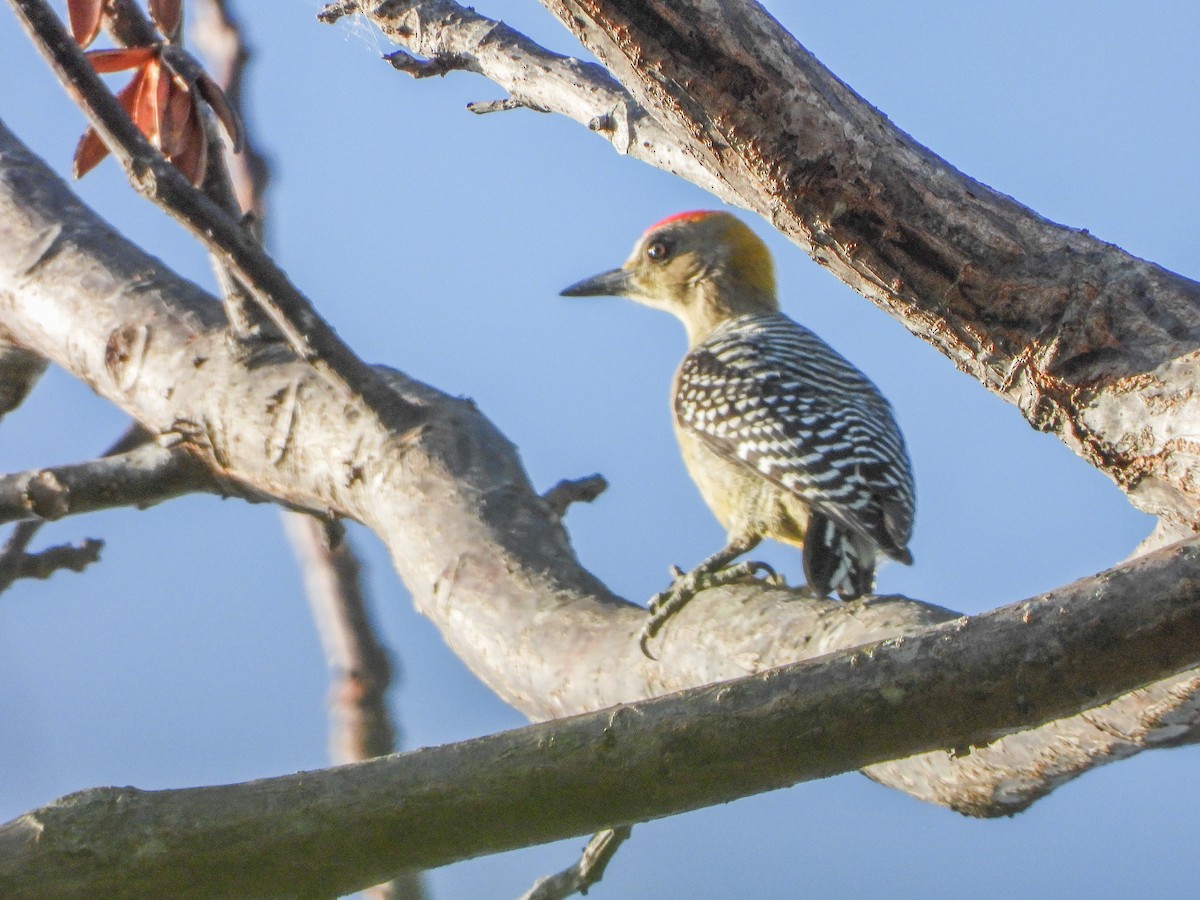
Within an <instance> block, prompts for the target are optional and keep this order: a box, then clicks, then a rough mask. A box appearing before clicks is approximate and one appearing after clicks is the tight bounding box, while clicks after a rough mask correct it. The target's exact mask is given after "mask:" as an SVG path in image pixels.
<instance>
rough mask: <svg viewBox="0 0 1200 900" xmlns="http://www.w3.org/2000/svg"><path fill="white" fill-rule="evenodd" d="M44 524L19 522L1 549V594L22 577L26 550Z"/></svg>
mask: <svg viewBox="0 0 1200 900" xmlns="http://www.w3.org/2000/svg"><path fill="white" fill-rule="evenodd" d="M43 524H44V523H43V522H41V521H25V522H18V523H17V524H16V527H14V528H13V530H12V533H11V534H10V535H9V536H8V540H7V541H5V542H4V546H3V547H0V594H3V593H4V592H5V591H6V590H8V589H9V588H10V587H11V586H12V583H13V582H14V581H16V580H17V579H18V578H20V577H21V568H22V566H23V565H24V563H25V557H26V553H25V548H26V547H28V546H29V544H30V542H31V541H32V540H33V538H34V536H35V535H36V534H37V533H38V531H39V530H40V529H41V527H42V525H43Z"/></svg>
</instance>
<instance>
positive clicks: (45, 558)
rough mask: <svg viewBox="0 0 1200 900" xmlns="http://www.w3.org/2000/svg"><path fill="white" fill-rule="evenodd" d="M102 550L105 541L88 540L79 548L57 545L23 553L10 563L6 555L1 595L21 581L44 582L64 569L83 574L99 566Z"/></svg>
mask: <svg viewBox="0 0 1200 900" xmlns="http://www.w3.org/2000/svg"><path fill="white" fill-rule="evenodd" d="M103 548H104V541H101V540H97V539H96V538H87V539H85V540H84V541H83V542H82V543H81V544H78V545H72V544H57V545H55V546H53V547H47V548H46V549H45V550H39V551H38V552H37V553H23V554H21V555H19V556H16V557H13V558H11V560H10V558H9V557H8V554H7V552H6V553H5V554H4V556H5V558H4V559H3V560H0V592H2V591H3V590H4V589H5V588H6V587H8V585H9V584H11V583H12V582H13V581H16V580H17V579H18V578H39V579H43V580H44V579H46V578H49V577H50V576H51V575H53V574H54V573H55V572H59V571H61V570H63V569H69V570H70V571H72V572H82V571H83V570H84V569H86V568H87V567H88V566H90V565H91V564H92V563H94V562H99V560H100V551H101V550H102V549H103ZM6 551H7V548H6ZM10 563H11V569H10Z"/></svg>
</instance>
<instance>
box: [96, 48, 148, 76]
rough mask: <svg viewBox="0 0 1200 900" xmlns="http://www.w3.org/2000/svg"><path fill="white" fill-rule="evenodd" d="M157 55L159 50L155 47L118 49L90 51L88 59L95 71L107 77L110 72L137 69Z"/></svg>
mask: <svg viewBox="0 0 1200 900" xmlns="http://www.w3.org/2000/svg"><path fill="white" fill-rule="evenodd" d="M157 55H158V50H157V48H155V47H118V48H116V49H115V50H90V51H88V53H87V58H88V62H90V63H91V64H92V68H93V69H95V70H96V71H97V72H99V73H100V74H101V75H107V74H108V73H110V72H121V71H123V70H125V69H135V68H137V67H138V66H141V65H145V63H146V62H147V60H150V59H153V58H154V57H155V56H157Z"/></svg>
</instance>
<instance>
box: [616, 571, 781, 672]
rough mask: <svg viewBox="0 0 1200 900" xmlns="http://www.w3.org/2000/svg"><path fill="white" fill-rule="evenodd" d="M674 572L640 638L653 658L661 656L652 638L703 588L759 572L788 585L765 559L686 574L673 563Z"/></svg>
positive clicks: (772, 582)
mask: <svg viewBox="0 0 1200 900" xmlns="http://www.w3.org/2000/svg"><path fill="white" fill-rule="evenodd" d="M671 574H672V575H673V576H674V578H675V580H674V582H673V583H672V584H671V586H670V587H669V588H667V589H666V590H665V591H660V592H659V593H657V594H655V595H654V596H653V597H651V598H650V603H649V604H648V608H649V612H650V621H649V622H647V623H646V624H645V626H644V627H643V628H642V633H641V634H640V635H639V637H638V646H639V647H641V648H642V653H644V654H645V655H646V656H647V657H648V658H650V659H657V658H658V657H656V656H655V655H654V654H653V653H651V652H650V647H649V644H650V641H652V640H653V639H654V637H655V636H656V635H657V634H658V633H659V632H660V631H662V627H663V625H665V624H666V623H667V620H668V619H669V618H671V616H673V615H675V613H677V612H679V611H680V610H681V609H683V608H684V607H685V606H687V604H688V603H690V602H691V600H692V598H693V597H695V596H696V595H697V594H699V593H700V592H701V591H706V590H708V589H709V588H715V587H724V586H725V585H727V584H737V583H738V582H740V581H746V580H747V579H751V580H753V579H756V578H757V576H759V575H763V576H765V577H764V578H763V580H764V581H765V582H766V583H767V584H770V585H772V586H774V587H779V586H781V585H783V584H784V581H783V578H782V577H781V576H780V575H779V573H777V572H776V571H775V570H774V569H773V568H771V567H770V566H769V565H767V564H766V563H764V562H757V561H754V560H749V561H747V562H740V563H737V564H736V565H732V566H726V567H725V568H723V569H717V570H715V571H712V572H709V571H705V570H704V569H694V570H693V571H691V572H687V573H684V572H683V570H682V569H680V568H679V567H678V566H672V567H671Z"/></svg>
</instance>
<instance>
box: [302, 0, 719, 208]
mask: <svg viewBox="0 0 1200 900" xmlns="http://www.w3.org/2000/svg"><path fill="white" fill-rule="evenodd" d="M353 13H361V14H362V15H364V16H365V17H366V18H367V19H368V20H370V21H371V22H373V23H374V24H375V25H376V26H377V27H378V28H379V29H380V31H382V32H383V34H384V36H385V37H387V38H388V39H389V40H390V41H392V42H393V43H394V44H396V45H397V46H399V47H403V48H405V49H407V50H408V51H410V52H411V53H415V54H416V55H417V56H420V57H424V58H425V59H428V60H436V59H440V58H442V59H450V60H453V61H454V65H453V68H454V69H463V70H467V71H471V72H476V73H478V74H480V75H483V76H484V77H485V78H487V79H489V80H490V81H492V82H494V83H495V84H497V85H499V86H500V87H501V88H503V89H504V90H505V91H507V92H508V94H509V97H508V98H507V99H504V100H498V101H492V102H489V103H473V104H471V105H470V106H469V107H468V108H469V109H470V110H471V111H472V112H477V113H487V112H497V111H500V110H506V109H516V108H518V107H525V108H528V109H532V110H536V111H538V112H556V113H560V114H562V115H564V116H567V117H568V118H570V119H574V120H575V121H576V122H579V123H580V124H581V125H585V126H587V127H588V128H591V129H592V130H594V131H596V132H597V133H598V134H602V135H603V136H604V137H605V138H606V139H607V140H608V141H609V142H610V143H611V144H612V145H613V148H614V149H615V150H616V151H617V152H618V153H621V154H628V155H629V156H631V157H633V158H634V159H640V160H643V161H645V162H649V163H651V164H652V165H655V166H658V167H659V168H662V169H665V170H667V171H668V172H674V173H675V174H677V175H680V176H681V177H684V178H687V179H688V180H689V181H692V182H695V183H696V184H698V185H700V186H701V187H703V188H705V189H706V190H710V191H712V192H713V193H714V194H716V195H717V196H719V197H722V198H723V199H727V200H733V199H734V197H733V195H732V194H730V193H729V191H728V190H727V189H726V188H724V187H723V185H722V184H721V182H720V181H718V180H716V179H714V178H713V177H712V176H711V175H710V174H709V173H708V172H706V171H705V170H704V169H703V168H702V167H701V166H699V165H698V164H697V162H696V160H695V159H693V158H692V157H691V156H689V155H688V154H687V153H686V152H681V151H680V150H679V148H678V146H677V144H676V142H675V141H674V140H673V139H671V138H670V137H669V136H668V135H667V134H666V132H665V131H664V130H663V128H662V126H661V125H659V123H658V122H657V121H655V120H654V118H653V117H651V116H650V115H648V114H647V113H646V111H645V110H644V109H643V108H642V107H640V106H638V104H637V103H636V102H634V100H633V99H632V98H631V97H630V95H629V92H628V91H626V90H625V88H623V87H622V86H621V85H620V84H619V83H618V82H617V81H616V80H615V79H613V77H612V76H611V75H609V73H608V72H606V71H605V70H604V69H603V68H602V67H601V66H597V65H596V64H595V63H588V62H582V61H580V60H578V59H574V58H572V57H569V56H563V55H562V54H559V53H554V52H552V51H550V50H547V49H545V48H544V47H541V46H540V45H538V44H537V43H535V42H534V41H531V40H530V39H529V38H527V37H525V35H523V34H521V33H520V32H518V31H515V30H513V29H512V28H510V27H509V26H508V25H506V24H504V23H503V22H499V21H496V20H494V19H489V18H487V17H486V16H482V15H480V14H479V13H477V12H475V10H474V9H471V8H470V7H466V6H462V5H460V4H458V3H454V2H452V0H408V2H402V3H369V4H360V3H356V2H349V3H346V2H343V3H332V4H330V5H329V6H327V7H325V9H324V10H322V11H321V13H320V14H319V15H318V17H317V18H319V19H320V20H321V21H322V22H326V23H330V24H332V23H334V22H336V21H337V20H338V19H339V18H341V17H342V16H345V15H349V14H353ZM385 58H386V57H385ZM418 63H419V61H418ZM393 65H394V63H393ZM397 68H402V69H404V70H405V71H407V69H406V68H404V67H403V66H397ZM418 68H419V66H418ZM430 74H444V73H442V72H431V73H430ZM601 123H608V125H607V126H606V127H601Z"/></svg>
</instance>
